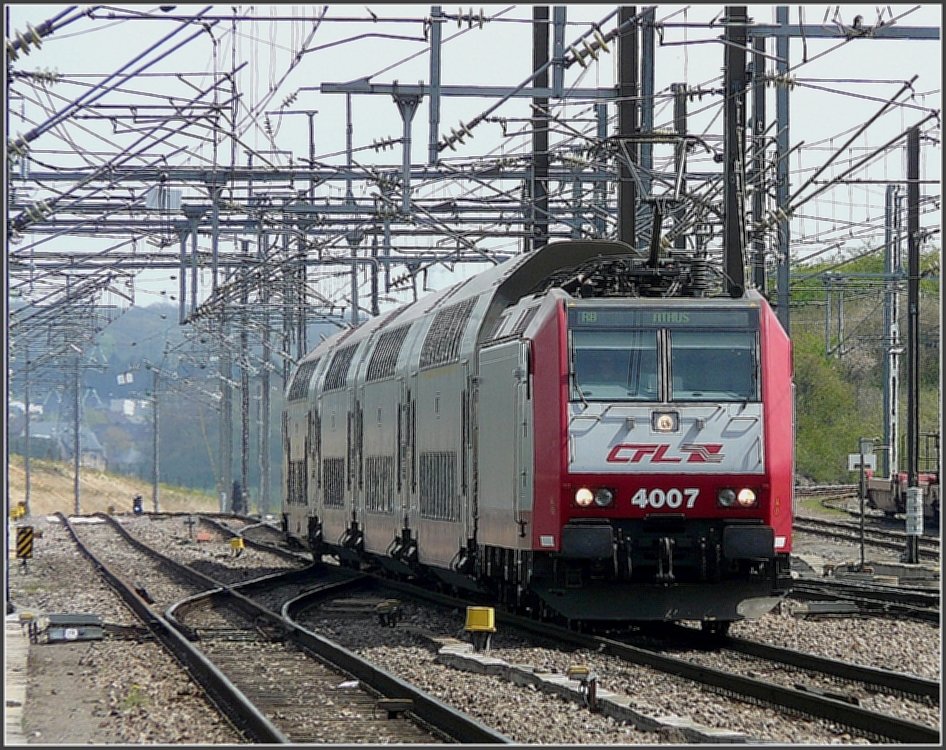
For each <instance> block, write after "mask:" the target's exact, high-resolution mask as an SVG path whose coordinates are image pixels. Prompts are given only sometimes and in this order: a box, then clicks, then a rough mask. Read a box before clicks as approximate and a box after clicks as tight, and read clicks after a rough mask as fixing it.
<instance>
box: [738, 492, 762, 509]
mask: <svg viewBox="0 0 946 750" xmlns="http://www.w3.org/2000/svg"><path fill="white" fill-rule="evenodd" d="M736 502H737V503H739V505H740V506H741V507H743V508H752V507H753V506H755V504H756V503H757V502H758V498H756V495H755V492H754V491H753V490H750V489H749V488H748V487H746V488H744V489H741V490H739V494H738V495H736Z"/></svg>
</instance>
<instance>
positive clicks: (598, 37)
mask: <svg viewBox="0 0 946 750" xmlns="http://www.w3.org/2000/svg"><path fill="white" fill-rule="evenodd" d="M594 34H595V41H596V42H597V43H598V46H599V47H600V48H601V49H603V50H604V51H605V52H610V51H611V50H610V49H608V43H607V41H605V38H604V35H603V34H602V33H601V31H600V30H599V29H595V31H594Z"/></svg>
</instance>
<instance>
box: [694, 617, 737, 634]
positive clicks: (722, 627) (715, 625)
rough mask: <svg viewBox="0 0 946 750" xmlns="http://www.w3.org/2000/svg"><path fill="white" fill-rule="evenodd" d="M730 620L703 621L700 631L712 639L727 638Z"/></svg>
mask: <svg viewBox="0 0 946 750" xmlns="http://www.w3.org/2000/svg"><path fill="white" fill-rule="evenodd" d="M730 625H732V623H731V622H730V621H729V620H703V621H702V622H701V623H700V629H701V630H702V631H703V633H705V634H706V635H708V636H709V637H710V638H725V637H726V636H727V635H728V634H729V626H730Z"/></svg>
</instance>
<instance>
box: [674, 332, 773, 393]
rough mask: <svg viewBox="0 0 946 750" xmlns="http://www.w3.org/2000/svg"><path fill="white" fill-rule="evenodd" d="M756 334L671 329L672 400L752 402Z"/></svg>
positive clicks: (755, 386) (754, 390)
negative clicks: (708, 333)
mask: <svg viewBox="0 0 946 750" xmlns="http://www.w3.org/2000/svg"><path fill="white" fill-rule="evenodd" d="M754 352H755V334H754V333H752V332H751V331H714V332H713V333H712V335H707V334H706V333H705V332H704V333H700V332H697V331H671V333H670V379H671V392H670V399H671V400H672V401H755V400H758V387H757V385H756V377H755V357H754V356H753V354H754Z"/></svg>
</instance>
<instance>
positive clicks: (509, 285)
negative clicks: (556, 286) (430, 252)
mask: <svg viewBox="0 0 946 750" xmlns="http://www.w3.org/2000/svg"><path fill="white" fill-rule="evenodd" d="M626 256H634V257H640V254H639V253H638V252H637V251H635V250H634V249H633V248H632V247H631V246H630V245H628V244H626V243H624V242H615V241H610V240H567V241H560V242H551V243H549V244H548V245H545V246H543V247H541V248H539V249H537V250H533V251H531V252H528V253H523V254H522V255H517V256H515V257H513V258H510V259H509V260H506V261H504V262H502V263H500V264H498V265H496V266H494V267H493V268H489V269H487V270H485V271H482V272H481V273H478V274H476V275H475V276H471V277H470V278H468V279H464V280H463V281H460V282H457V283H456V284H452V285H450V286H447V287H445V288H443V289H440V290H438V291H435V292H431V293H429V294H427V295H425V296H423V297H421V298H420V299H418V300H417V301H416V302H409V303H407V304H405V305H402V306H401V307H398V308H395V309H394V310H391V311H389V312H387V313H384V314H382V315H379V316H377V317H375V318H371V319H370V320H368V321H366V322H365V323H363V324H362V325H360V326H358V327H357V328H355V329H348V330H346V331H342V332H339V333H338V334H336V335H334V336H332V337H330V338H328V339H326V340H325V341H323V342H322V343H321V344H319V345H318V346H317V347H316V348H315V349H314V350H312V351H311V352H309V353H308V354H307V355H306V357H305V358H304V359H305V360H309V359H312V358H314V357H316V356H319V355H320V354H321V352H323V351H325V350H326V349H330V348H334V347H335V346H337V345H338V344H339V343H341V341H342V340H343V339H344V340H347V341H351V342H355V341H359V340H361V339H363V338H364V337H366V336H370V335H371V333H372V332H373V331H374V330H376V329H377V328H379V327H381V326H389V325H400V324H403V323H409V322H411V321H413V320H415V319H416V318H418V317H420V316H422V315H426V314H428V313H430V312H431V311H433V310H436V309H437V308H439V307H442V306H445V305H450V304H454V303H456V302H459V301H461V300H464V299H468V298H469V297H479V296H480V295H482V294H486V293H489V292H490V290H493V291H492V299H491V303H490V307H489V310H488V312H487V314H486V317H485V324H487V325H488V323H489V322H490V321H491V320H493V319H495V317H496V316H497V315H499V314H500V313H501V312H502V311H503V310H504V309H505V308H506V307H508V306H510V305H514V304H515V303H516V302H518V301H519V300H520V299H521V298H522V297H524V296H527V295H529V294H532V293H534V292H535V290H536V288H537V287H539V286H540V285H541V284H542V282H543V281H544V280H546V279H547V278H548V277H549V276H550V275H551V274H553V273H555V272H558V271H562V270H565V269H568V268H571V267H573V266H578V265H580V264H582V263H585V262H587V261H589V260H591V259H593V258H597V257H601V258H611V257H626Z"/></svg>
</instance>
